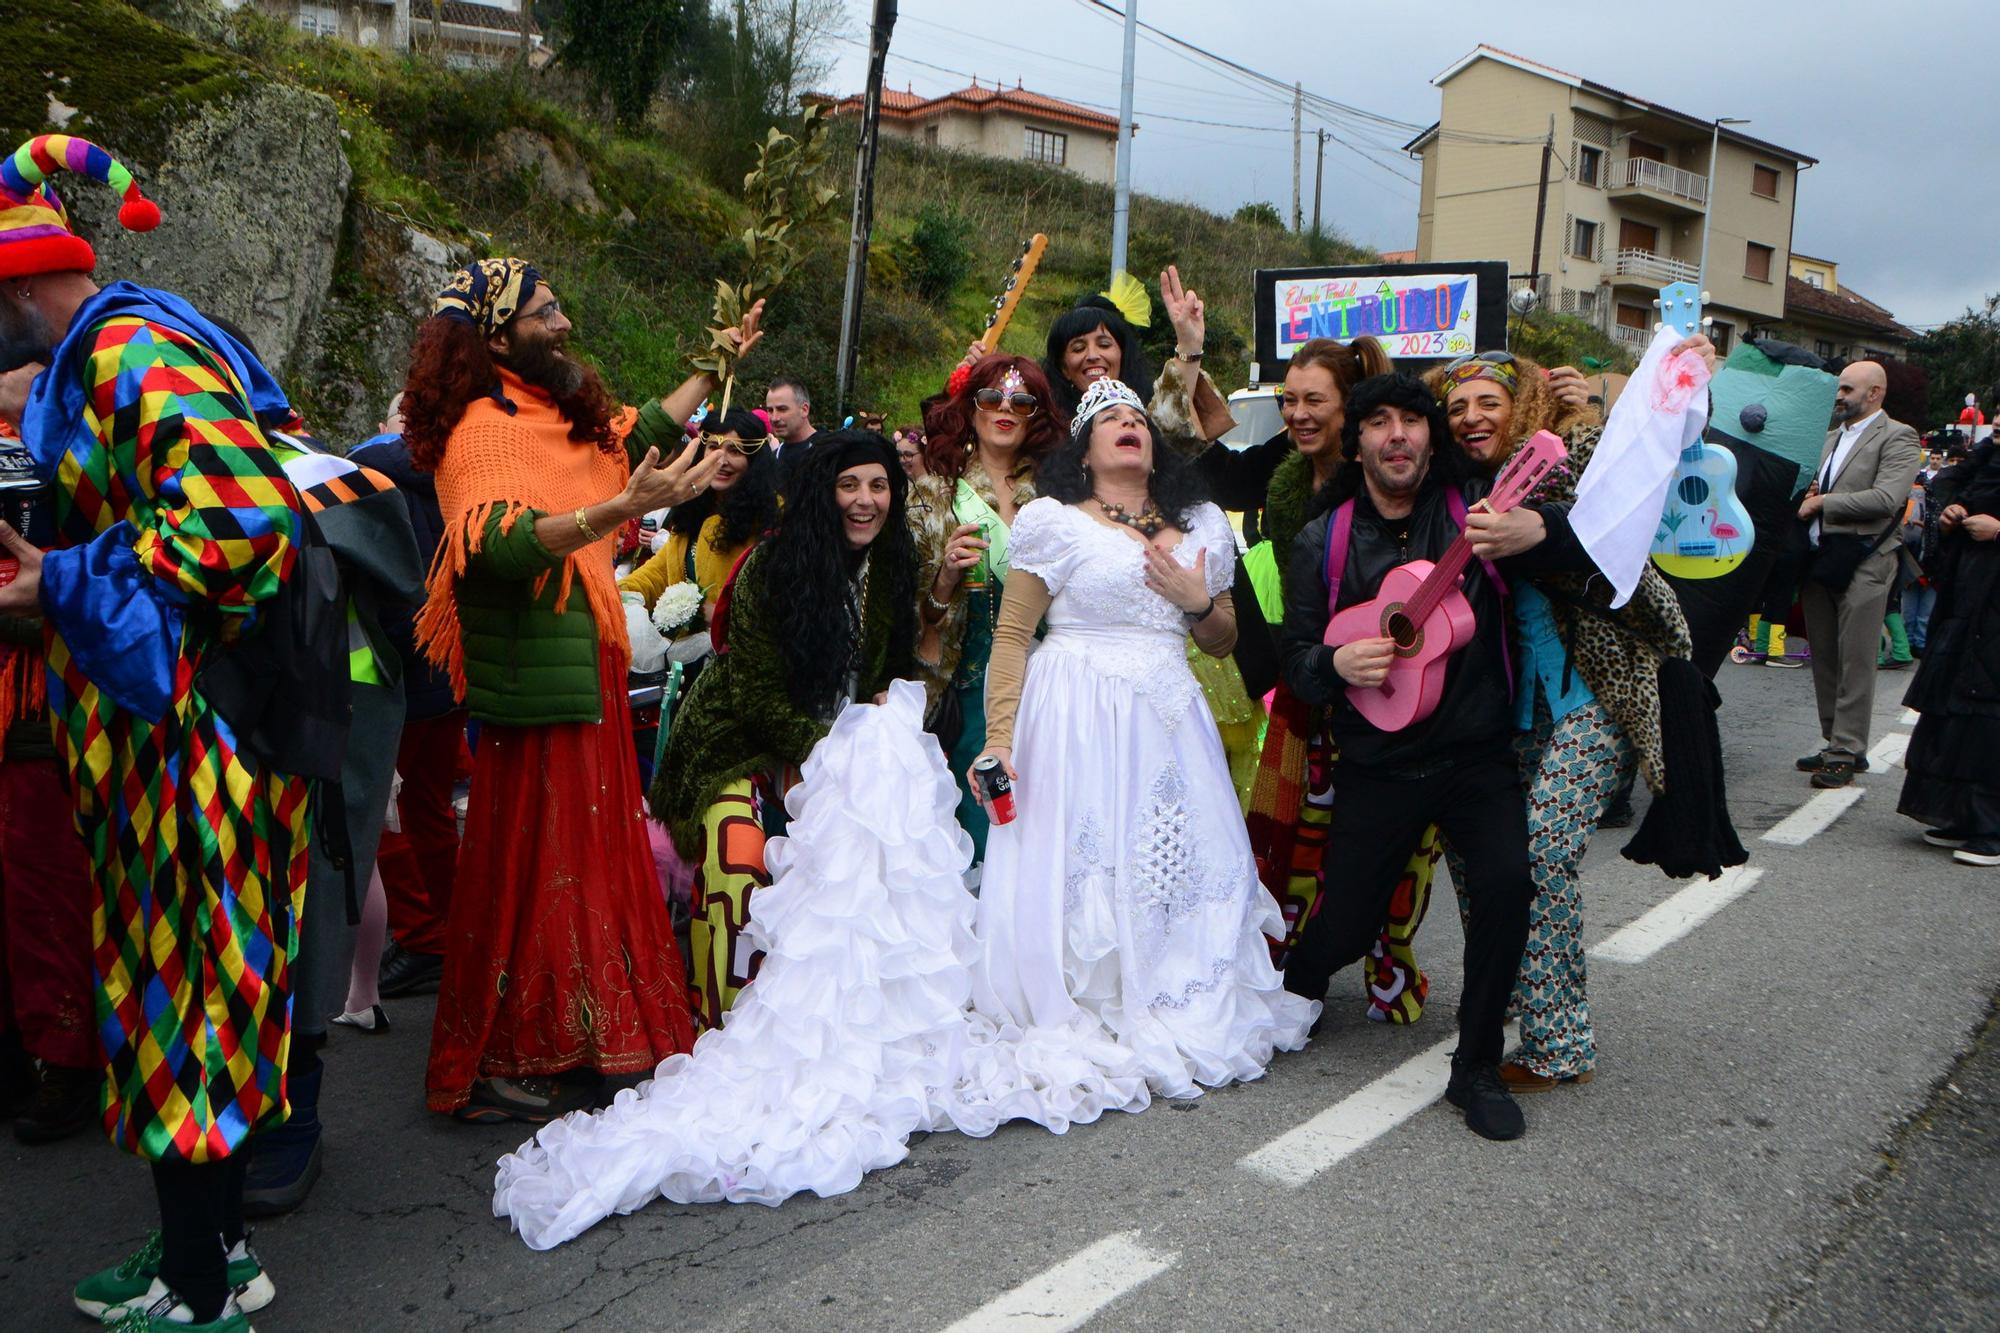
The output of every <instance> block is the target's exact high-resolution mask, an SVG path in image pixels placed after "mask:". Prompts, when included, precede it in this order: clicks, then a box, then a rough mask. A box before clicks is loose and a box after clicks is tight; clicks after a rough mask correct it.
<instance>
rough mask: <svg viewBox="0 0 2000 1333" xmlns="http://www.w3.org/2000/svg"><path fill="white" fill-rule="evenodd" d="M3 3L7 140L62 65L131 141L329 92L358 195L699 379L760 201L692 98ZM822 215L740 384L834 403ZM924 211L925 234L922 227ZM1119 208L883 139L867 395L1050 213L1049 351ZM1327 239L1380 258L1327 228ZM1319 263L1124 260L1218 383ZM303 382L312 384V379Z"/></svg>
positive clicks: (610, 371)
mask: <svg viewBox="0 0 2000 1333" xmlns="http://www.w3.org/2000/svg"><path fill="white" fill-rule="evenodd" d="M147 7H148V8H152V9H155V10H157V9H159V8H160V6H159V4H158V3H154V4H151V5H148V6H147ZM8 8H9V11H10V16H9V18H8V20H7V21H6V24H5V27H6V29H7V30H9V31H18V32H20V33H21V34H22V36H23V37H24V38H25V40H19V41H10V42H7V43H4V44H0V132H4V133H6V134H7V135H8V136H10V138H9V143H10V144H11V143H12V142H14V141H17V140H18V138H19V137H21V136H24V135H26V134H30V133H35V132H38V131H40V130H43V129H46V128H49V126H48V125H47V123H46V121H47V112H48V106H47V103H48V99H49V97H50V96H51V95H52V94H53V91H54V90H53V89H52V88H51V87H50V86H49V79H50V78H51V77H52V76H51V75H50V73H49V71H50V70H58V71H61V75H60V77H61V79H62V80H63V83H62V87H63V88H64V89H65V90H66V89H68V88H70V87H72V86H74V87H75V88H76V89H77V90H79V94H80V95H79V96H77V97H75V98H67V99H65V100H69V101H78V102H83V103H85V104H86V106H87V107H88V108H89V109H88V111H87V114H86V115H85V117H84V118H83V119H82V120H81V121H79V122H78V123H77V124H76V125H72V126H71V129H72V130H73V131H76V132H82V133H97V134H102V135H103V136H104V137H106V138H107V139H108V140H109V141H110V142H111V143H112V145H113V146H114V147H117V146H119V145H123V144H130V145H134V146H135V147H134V148H131V149H127V151H137V149H136V146H138V145H143V144H145V143H147V142H150V141H153V140H154V139H156V137H157V126H158V124H159V123H160V122H161V121H162V118H167V117H172V116H174V115H176V114H178V111H177V108H184V107H185V105H186V103H187V102H188V101H190V100H200V99H204V98H211V97H216V96H222V95H226V94H227V92H228V91H229V90H230V89H231V88H232V87H236V86H240V81H242V80H247V79H273V80H280V81H283V82H287V83H291V84H295V85H297V86H300V87H303V88H307V89H311V90H314V91H317V92H320V93H324V94H326V95H327V96H329V97H330V98H332V99H333V101H334V102H335V104H336V105H337V107H338V109H339V113H340V123H341V128H342V130H343V133H344V139H345V152H346V155H347V157H348V160H349V162H350V164H351V165H352V167H353V169H354V187H353V189H354V199H355V200H356V201H357V202H358V203H360V204H365V205H367V206H369V207H372V208H375V209H377V210H380V211H382V212H384V213H387V214H389V215H390V216H392V217H399V218H403V219H406V220H408V221H409V222H411V223H413V224H414V225H416V226H418V227H420V228H422V229H425V230H428V231H431V232H434V233H436V234H438V235H441V236H446V237H449V238H452V239H456V240H459V241H462V242H465V243H468V244H470V245H471V246H473V248H475V249H478V250H484V251H487V252H491V253H519V254H522V255H524V256H528V257H531V258H532V259H534V260H535V262H536V263H537V264H538V265H540V267H541V268H542V269H543V271H544V272H545V273H546V274H547V275H548V277H549V279H550V281H551V283H552V284H553V285H554V286H555V287H556V288H557V289H558V290H559V291H560V293H561V295H562V299H563V304H564V306H565V308H566V309H567V310H569V311H571V312H572V313H573V316H574V318H575V322H576V325H577V339H576V340H577V344H578V346H579V347H580V348H581V349H582V350H583V351H584V352H585V353H586V354H588V355H589V356H591V357H592V358H593V359H595V360H596V361H597V362H598V364H599V365H600V366H601V367H602V368H603V370H604V371H605V373H606V375H607V376H608V377H609V378H610V380H611V381H612V383H613V384H614V386H615V387H616V388H617V389H618V390H619V391H620V392H622V393H624V394H625V395H627V396H628V397H637V396H640V395H644V394H648V393H658V392H661V391H663V390H664V389H665V388H666V387H667V386H669V385H670V384H672V383H674V382H676V381H677V380H678V379H679V378H680V377H681V376H682V375H683V374H684V373H685V370H686V358H687V357H688V355H690V354H691V353H692V352H693V351H694V350H695V349H696V348H698V347H699V346H701V345H702V342H703V339H702V335H701V329H702V325H703V321H704V320H705V319H706V316H707V313H708V304H709V296H710V292H711V291H712V287H713V283H714V280H715V279H716V278H718V277H730V278H732V279H733V278H735V277H738V276H740V269H741V268H742V263H741V249H740V242H739V241H738V240H737V239H736V237H737V236H738V234H739V233H740V232H741V230H742V228H743V227H744V225H745V224H746V222H747V218H746V217H745V215H744V210H743V208H742V206H741V204H740V202H739V201H738V200H737V198H736V197H735V192H734V190H733V189H719V188H717V187H716V186H715V185H714V184H712V183H710V182H708V181H706V180H704V179H702V177H701V175H700V172H699V171H698V170H697V169H696V168H695V167H694V166H693V165H692V162H694V161H696V160H699V158H700V156H701V155H699V154H697V153H695V152H694V151H692V150H693V149H694V148H695V147H696V146H697V145H698V144H699V142H700V141H699V137H698V136H700V135H701V134H702V132H703V130H702V127H701V125H700V123H699V120H698V119H697V118H696V117H695V115H694V114H693V113H691V112H688V111H686V110H683V109H679V108H674V107H671V106H669V107H666V108H663V109H662V111H661V113H660V114H659V115H658V116H657V117H656V118H655V123H654V124H653V125H652V126H651V127H649V128H648V129H647V130H646V131H644V132H642V133H638V134H624V133H620V132H617V131H615V130H614V129H613V128H612V127H611V126H610V125H608V124H607V123H605V122H603V121H601V120H599V119H596V118H594V117H593V116H592V115H590V114H589V113H588V112H586V111H585V110H584V109H582V107H583V104H582V102H581V101H580V100H579V99H576V98H573V97H570V96H567V95H566V93H565V85H564V82H563V79H562V76H561V74H560V67H559V66H558V67H557V72H555V73H546V72H545V73H541V74H531V73H528V72H526V71H525V70H508V71H499V72H490V73H478V72H462V71H452V70H445V69H440V68H438V67H437V66H435V65H432V64H430V63H428V62H426V61H424V60H421V59H418V58H408V59H401V60H398V59H391V58H388V57H385V56H383V55H380V54H377V53H374V52H365V51H361V50H358V49H356V48H353V47H349V46H345V45H343V44H341V43H338V42H326V41H316V40H313V39H310V38H306V37H303V36H301V35H299V34H297V33H296V32H294V31H292V30H290V29H289V28H288V27H286V26H285V25H284V24H281V23H278V22H275V21H272V20H268V19H263V18H260V17H259V16H257V15H256V14H255V13H254V12H243V11H238V12H237V13H235V14H234V15H232V16H230V18H229V19H228V20H227V26H226V28H223V29H221V30H220V31H222V33H223V35H224V36H225V43H224V44H222V45H217V44H212V43H208V42H203V41H199V40H196V39H194V38H192V37H189V36H188V35H186V33H185V32H183V31H177V30H174V31H170V30H169V29H167V28H164V27H161V26H159V25H158V24H156V23H155V22H154V21H153V20H152V19H150V18H147V17H144V16H142V15H140V14H139V13H137V12H136V11H135V10H134V9H133V8H132V7H131V6H130V5H128V4H126V3H123V2H122V0H15V2H14V3H13V4H10V5H9V7H8ZM180 26H182V27H185V26H186V25H180ZM140 70H143V71H144V74H143V77H141V76H138V75H137V74H135V71H140ZM85 92H87V94H88V96H87V97H85V96H82V95H81V94H82V93H85ZM149 127H152V128H149ZM516 130H520V131H526V132H528V133H530V134H532V135H535V136H538V137H539V138H540V139H542V140H546V141H547V143H548V144H549V145H550V146H551V147H552V149H553V151H554V154H555V156H556V157H557V158H559V159H561V160H562V161H564V162H565V163H569V164H572V165H574V166H576V167H579V168H580V169H581V170H582V171H583V172H587V175H588V181H589V184H590V186H591V188H592V189H593V190H594V192H595V194H596V196H597V198H598V200H599V201H601V207H600V208H598V209H596V210H594V211H593V210H590V209H589V208H587V207H579V206H576V205H575V204H574V203H573V202H565V199H570V200H574V198H575V192H574V190H573V189H556V188H553V183H552V182H550V181H545V180H543V179H542V178H541V174H540V170H539V169H538V168H536V167H534V166H533V165H523V162H522V156H521V154H519V153H510V152H507V151H503V149H502V141H503V138H504V137H506V136H508V134H509V132H510V131H516ZM836 132H837V133H845V134H851V133H852V126H851V125H849V126H846V127H845V128H844V129H842V130H838V131H836ZM515 137H516V138H517V139H518V138H519V136H518V135H517V136H515ZM832 160H833V166H832V167H831V168H830V172H831V173H832V175H833V176H834V179H832V180H830V181H829V182H828V183H829V184H834V185H837V186H839V187H840V188H841V189H842V191H843V194H844V193H845V192H846V191H847V189H848V188H850V186H851V181H850V180H849V178H848V176H849V172H850V171H851V164H852V161H853V154H852V152H851V150H850V151H845V152H842V151H836V152H835V153H834V155H833V159H832ZM141 174H142V176H143V171H142V173H141ZM832 212H833V217H832V220H830V221H829V222H827V223H825V224H823V225H822V226H821V227H820V229H819V234H818V235H817V236H816V237H815V238H814V240H813V244H812V248H811V254H810V257H809V258H808V260H807V261H806V262H805V264H804V265H803V266H802V267H801V269H800V270H799V272H798V273H797V274H796V275H795V277H794V278H793V280H792V282H791V284H790V285H789V286H788V287H787V288H786V289H785V290H784V291H782V292H781V293H780V294H779V296H778V298H777V299H776V300H775V301H774V302H773V304H772V308H771V310H770V312H769V318H768V323H769V325H770V328H771V330H772V332H771V336H770V337H769V338H768V339H767V340H766V342H765V344H764V346H763V347H762V348H761V349H760V350H759V352H758V353H757V355H756V356H755V358H753V360H752V361H751V363H750V364H749V365H748V366H747V367H746V371H745V373H746V378H747V379H748V380H749V381H751V382H750V383H748V384H746V385H745V386H744V387H745V389H746V390H748V391H749V393H750V396H751V397H752V399H753V401H761V385H762V380H763V379H764V378H765V377H767V376H769V375H771V374H774V373H776V372H777V371H779V370H785V371H788V372H791V373H794V374H797V375H800V376H801V377H802V378H804V379H805V380H806V381H807V383H808V384H810V385H811V386H812V387H813V388H814V389H815V390H816V395H817V397H818V398H819V399H820V400H821V403H822V405H823V410H822V411H821V413H820V416H821V418H822V419H824V418H825V417H826V416H827V415H828V413H829V412H830V409H831V400H832V397H833V383H834V361H835V351H836V347H837V344H838V338H839V314H840V291H841V281H842V271H843V268H844V265H845V255H846V245H845V239H846V237H845V231H846V217H847V207H846V205H845V203H844V202H843V203H839V204H836V205H835V207H834V209H833V210H832ZM926 221H928V223H929V229H928V236H929V238H930V239H928V240H927V239H926V237H925V236H920V235H919V234H918V233H919V230H920V223H924V222H926ZM1110 224H1111V191H1110V189H1109V188H1108V187H1105V186H1099V185H1093V184H1090V183H1087V182H1085V181H1082V180H1080V179H1078V178H1076V177H1073V176H1070V175H1067V174H1066V173H1063V172H1059V171H1051V170H1048V169H1045V168H1039V167H1034V166H1031V165H1029V164H1027V163H1024V162H1002V161H994V160H990V159H985V158H979V157H973V156H968V155H964V154H959V153H951V152H938V151H935V150H926V149H923V148H920V147H917V146H915V145H909V144H903V143H889V144H886V145H885V147H884V151H883V154H882V158H881V164H880V170H879V176H878V186H877V195H876V231H875V235H874V242H873V245H872V248H871V257H870V284H869V290H868V297H867V304H866V308H865V318H864V324H863V331H862V334H863V340H862V355H861V370H860V382H859V385H858V388H857V394H856V399H857V401H858V402H860V403H862V404H866V405H868V406H870V407H873V408H876V409H878V410H881V411H884V412H886V413H887V414H888V415H889V416H890V417H891V418H892V419H896V420H901V419H906V418H910V417H913V416H914V414H915V411H916V404H917V402H918V400H919V399H921V398H922V397H923V396H925V395H926V394H928V393H931V392H934V391H935V390H936V389H937V387H938V386H939V385H940V384H941V382H942V380H943V377H944V375H945V373H946V371H947V370H948V369H949V368H950V366H951V365H952V364H953V363H954V362H955V361H956V360H957V358H958V356H959V355H960V353H961V352H962V350H963V348H964V345H965V344H966V343H967V342H968V341H970V340H971V338H973V337H974V336H976V335H977V334H978V332H979V331H980V329H981V328H982V326H983V324H984V318H985V312H986V308H987V303H988V302H989V301H990V300H991V298H992V295H993V293H994V292H995V290H996V289H997V288H998V287H999V285H1000V283H1001V281H1002V280H1003V279H1004V277H1005V276H1006V272H1007V265H1008V263H1009V262H1010V261H1011V259H1012V258H1013V255H1014V253H1015V251H1016V250H1017V249H1018V247H1019V245H1020V242H1021V240H1022V239H1023V238H1025V237H1026V236H1027V235H1029V234H1030V233H1032V232H1034V231H1038V230H1039V231H1044V232H1047V233H1048V234H1049V236H1050V238H1051V246H1050V250H1049V254H1048V257H1047V259H1046V260H1045V261H1044V265H1043V268H1042V274H1041V276H1040V278H1039V279H1038V280H1037V281H1036V283H1035V284H1034V286H1033V288H1032V289H1031V291H1030V293H1029V295H1028V298H1027V300H1026V301H1025V302H1024V306H1023V310H1022V312H1021V314H1020V315H1019V316H1018V317H1017V318H1016V320H1015V323H1014V325H1013V327H1012V329H1011V330H1010V331H1009V333H1008V336H1007V340H1006V346H1007V347H1008V348H1009V349H1011V350H1015V351H1019V352H1021V353H1023V354H1036V355H1038V354H1039V353H1040V350H1041V341H1042V336H1043V333H1044V331H1045V329H1046V328H1047V324H1048V320H1049V319H1050V318H1051V317H1052V316H1053V315H1054V314H1055V313H1057V312H1058V311H1059V310H1060V309H1062V308H1063V307H1065V306H1066V305H1067V303H1068V302H1069V301H1071V300H1072V299H1074V298H1075V297H1076V296H1077V295H1079V294H1081V293H1083V292H1086V291H1093V290H1096V289H1098V288H1100V287H1102V286H1104V285H1105V282H1106V270H1107V268H1108V265H1109V238H1110ZM350 231H351V229H350ZM938 234H945V235H946V236H947V237H952V238H956V239H954V240H952V241H951V243H950V244H947V245H945V246H943V247H942V250H943V251H944V252H945V253H940V247H939V246H938V245H937V244H935V243H932V242H933V241H934V239H935V237H936V235H938ZM1319 257H1320V258H1323V259H1325V260H1327V261H1329V262H1341V261H1345V260H1354V259H1361V258H1365V257H1367V256H1366V252H1364V251H1362V250H1360V249H1358V248H1356V247H1352V246H1348V245H1346V244H1345V243H1343V242H1339V241H1334V242H1332V243H1331V244H1330V245H1328V246H1326V247H1324V248H1323V249H1322V250H1321V252H1320V255H1319ZM1307 259H1308V247H1307V245H1306V243H1305V241H1304V239H1303V238H1300V237H1297V236H1293V235H1290V234H1288V233H1286V232H1283V231H1281V230H1278V229H1273V228H1267V227H1259V226H1254V225H1247V224H1238V223H1235V222H1233V221H1230V220H1228V219H1225V218H1221V217H1217V216H1216V215H1214V214H1211V213H1207V212H1204V211H1203V210H1201V209H1198V208H1193V207H1190V206H1187V205H1183V204H1176V203H1170V202H1166V201H1163V200H1157V199H1150V198H1146V197H1144V196H1141V197H1138V198H1135V200H1134V201H1133V213H1132V232H1131V267H1132V270H1133V272H1134V273H1135V274H1136V275H1138V276H1140V277H1141V278H1143V279H1144V280H1145V281H1146V283H1147V285H1148V287H1149V288H1155V290H1154V295H1155V298H1156V299H1157V289H1156V280H1157V275H1158V272H1159V270H1160V268H1161V267H1162V266H1163V265H1164V264H1166V263H1168V262H1177V263H1179V264H1180V266H1181V271H1182V274H1183V276H1184V277H1185V279H1186V280H1187V281H1188V282H1189V283H1190V285H1192V286H1194V287H1196V288H1197V289H1198V290H1200V291H1201V292H1202V294H1203V296H1204V298H1205V299H1206V302H1207V305H1208V309H1209V327H1210V342H1209V345H1210V348H1211V354H1210V359H1209V362H1208V364H1209V367H1210V369H1211V370H1212V371H1214V372H1215V373H1216V375H1217V377H1218V378H1219V379H1220V380H1222V381H1223V382H1224V383H1225V384H1234V383H1238V382H1240V381H1241V378H1242V376H1243V373H1244V369H1245V362H1246V359H1247V358H1246V355H1245V352H1246V344H1247V341H1248V337H1249V332H1250V302H1251V292H1250V273H1251V270H1252V269H1254V268H1257V267H1260V266H1265V267H1268V266H1276V265H1285V264H1297V263H1302V262H1306V261H1307ZM339 281H340V279H336V283H337V284H338V282H339ZM926 292H928V294H925V293H926ZM1170 336H1171V335H1170V331H1169V330H1168V329H1167V327H1166V324H1165V319H1164V316H1161V317H1158V318H1156V320H1155V322H1154V327H1153V329H1152V330H1151V332H1150V334H1149V336H1148V341H1149V342H1150V343H1152V344H1153V345H1155V346H1156V347H1159V348H1164V347H1165V346H1166V340H1167V339H1168V338H1169V337H1170ZM290 387H291V388H292V389H293V391H294V392H295V393H297V394H298V395H299V396H300V397H301V399H302V401H305V402H307V403H310V402H312V401H313V399H314V386H312V385H310V384H297V383H293V384H291V385H290Z"/></svg>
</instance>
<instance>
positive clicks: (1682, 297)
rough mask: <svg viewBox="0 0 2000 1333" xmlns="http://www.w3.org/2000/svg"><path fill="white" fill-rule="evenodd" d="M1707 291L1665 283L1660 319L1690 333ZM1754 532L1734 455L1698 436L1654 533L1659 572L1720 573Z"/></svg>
mask: <svg viewBox="0 0 2000 1333" xmlns="http://www.w3.org/2000/svg"><path fill="white" fill-rule="evenodd" d="M1706 295H1707V293H1705V292H1700V291H1697V290H1696V289H1695V286H1694V284H1693V283H1691V282H1675V283H1669V284H1668V285H1667V286H1665V287H1662V288H1660V297H1659V299H1658V300H1657V301H1655V302H1654V303H1653V304H1655V305H1656V306H1658V307H1659V309H1660V320H1661V322H1662V323H1663V324H1666V325H1668V326H1670V327H1672V328H1674V329H1676V330H1678V331H1679V332H1680V334H1681V335H1682V336H1683V337H1693V336H1694V335H1695V334H1697V333H1700V332H1701V331H1702V330H1703V329H1704V328H1705V327H1706V326H1707V324H1708V319H1707V317H1706V316H1704V315H1703V314H1702V312H1701V303H1702V300H1703V299H1704V297H1705V296H1706ZM1756 535H1757V534H1756V528H1755V525H1753V524H1752V523H1751V521H1750V511H1749V510H1747V509H1745V508H1744V507H1743V502H1742V501H1741V500H1739V499H1737V498H1736V455H1735V454H1733V453H1731V452H1730V451H1729V450H1728V449H1726V448H1724V447H1723V446H1722V445H1719V444H1708V443H1705V442H1704V441H1702V440H1696V441H1695V442H1694V443H1693V444H1691V445H1689V446H1688V447H1687V448H1685V449H1683V450H1681V459H1680V464H1679V465H1678V466H1677V467H1676V468H1675V469H1674V479H1673V482H1672V484H1670V485H1669V486H1668V487H1667V507H1666V509H1665V510H1663V511H1662V512H1661V514H1660V526H1659V529H1658V530H1657V531H1656V532H1655V533H1654V534H1653V550H1652V558H1653V563H1654V564H1656V565H1658V566H1659V567H1660V572H1661V573H1663V574H1670V575H1672V576H1673V577H1675V578H1679V579H1716V578H1721V577H1722V576H1723V575H1724V574H1728V573H1730V572H1732V571H1733V570H1735V568H1736V567H1737V566H1738V565H1740V564H1742V563H1743V562H1744V560H1745V559H1747V558H1748V557H1749V555H1750V547H1751V544H1752V542H1754V541H1755V539H1756Z"/></svg>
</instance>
